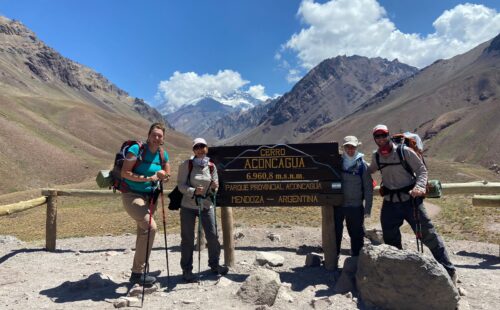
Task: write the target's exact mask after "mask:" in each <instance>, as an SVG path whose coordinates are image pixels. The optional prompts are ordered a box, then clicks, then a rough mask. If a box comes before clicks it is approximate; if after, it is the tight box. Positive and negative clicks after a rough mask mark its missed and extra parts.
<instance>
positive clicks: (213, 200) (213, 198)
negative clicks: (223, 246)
mask: <svg viewBox="0 0 500 310" xmlns="http://www.w3.org/2000/svg"><path fill="white" fill-rule="evenodd" d="M215 196H217V191H214V192H213V193H212V203H213V204H214V223H215V236H216V237H217V239H219V231H218V230H217V203H216V202H217V201H216V197H215Z"/></svg>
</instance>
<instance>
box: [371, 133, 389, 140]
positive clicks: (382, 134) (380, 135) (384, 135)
mask: <svg viewBox="0 0 500 310" xmlns="http://www.w3.org/2000/svg"><path fill="white" fill-rule="evenodd" d="M388 136H389V135H388V134H386V133H381V134H378V135H373V137H374V138H375V139H381V138H387V137H388Z"/></svg>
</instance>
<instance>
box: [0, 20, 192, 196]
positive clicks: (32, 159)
mask: <svg viewBox="0 0 500 310" xmlns="http://www.w3.org/2000/svg"><path fill="white" fill-rule="evenodd" d="M0 106H1V110H0V144H1V145H2V149H3V150H2V152H1V153H0V194H1V193H7V192H12V191H17V190H22V189H27V188H33V187H42V186H49V185H53V184H61V183H68V182H72V183H73V182H80V181H82V180H85V179H88V178H90V177H95V174H96V172H97V170H98V169H103V168H107V167H109V165H110V163H112V160H113V153H114V152H116V149H117V148H118V147H119V146H120V144H121V142H123V140H126V139H140V138H141V139H145V138H146V137H145V136H146V135H147V130H148V128H149V124H150V123H151V122H153V121H160V120H162V116H161V115H160V114H159V113H158V111H156V110H155V109H152V108H151V107H149V106H148V105H147V104H146V103H145V102H144V101H143V100H141V99H138V98H132V97H130V96H129V95H128V94H127V93H126V92H125V91H123V90H121V89H120V88H118V87H117V86H116V85H114V84H112V83H111V82H110V81H108V80H107V79H106V78H105V77H103V76H102V75H101V74H99V73H97V72H95V71H93V70H92V69H90V68H88V67H86V66H84V65H81V64H78V63H76V62H74V61H71V60H70V59H67V58H65V57H64V56H62V55H60V54H59V53H58V52H57V51H55V50H54V49H52V48H50V47H49V46H47V45H46V44H45V43H44V42H42V41H41V40H39V39H38V38H37V37H36V35H35V34H34V33H33V32H32V31H31V30H29V29H28V28H26V27H25V26H24V25H23V24H22V23H21V22H19V21H12V20H10V19H8V18H5V17H0ZM166 140H167V141H168V143H169V145H168V147H170V148H171V149H172V150H179V149H186V148H188V147H189V140H188V139H187V137H185V136H183V135H181V134H179V133H176V132H174V131H169V132H168V134H167V137H166ZM9 176H16V177H15V178H11V177H9Z"/></svg>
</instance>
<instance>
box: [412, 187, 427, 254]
mask: <svg viewBox="0 0 500 310" xmlns="http://www.w3.org/2000/svg"><path fill="white" fill-rule="evenodd" d="M410 199H411V203H412V205H413V217H414V218H415V238H416V240H417V252H421V253H424V245H423V243H422V223H421V222H420V214H419V212H418V206H417V204H416V202H415V198H414V197H411V196H410Z"/></svg>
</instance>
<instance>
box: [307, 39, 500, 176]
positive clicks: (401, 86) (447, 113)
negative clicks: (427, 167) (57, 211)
mask: <svg viewBox="0 0 500 310" xmlns="http://www.w3.org/2000/svg"><path fill="white" fill-rule="evenodd" d="M499 96H500V35H499V36H497V37H496V38H494V39H492V40H490V41H488V42H486V43H483V44H481V45H479V46H478V47H476V48H474V49H472V50H471V51H469V52H467V53H465V54H462V55H458V56H455V57H453V58H451V59H448V60H439V61H436V62H435V63H433V64H432V65H430V66H428V67H426V68H424V69H423V70H421V71H420V72H419V73H418V74H416V75H414V76H412V77H409V78H407V79H405V80H402V81H400V82H398V83H397V84H395V85H393V86H392V87H390V88H387V89H385V90H383V91H382V92H380V93H378V94H377V95H376V96H374V97H373V98H371V99H370V100H368V101H367V102H366V103H364V104H363V105H362V106H361V107H359V109H358V110H356V111H355V112H354V113H352V114H351V115H348V116H346V117H345V118H343V119H341V120H338V121H336V122H333V123H331V124H328V125H325V126H324V127H322V128H320V129H319V130H317V131H316V132H314V133H313V134H311V135H310V136H308V137H307V138H305V139H303V141H315V142H325V141H332V140H336V141H340V139H342V137H343V136H345V135H347V134H354V135H357V136H359V137H360V138H361V139H362V141H365V142H367V143H366V144H368V146H365V149H364V150H365V151H367V150H369V149H371V148H375V144H374V143H373V142H372V138H371V128H372V127H373V126H375V125H376V124H378V123H385V124H387V125H388V126H389V129H390V130H392V131H393V132H398V131H406V130H410V131H416V132H417V133H419V134H420V136H421V137H423V138H424V139H425V141H424V142H425V144H426V149H427V151H426V154H427V155H428V156H433V157H438V158H442V159H446V160H455V161H468V162H472V163H478V162H479V163H482V164H483V165H485V166H489V165H491V164H492V163H498V162H499V161H500V145H499V144H498V143H496V142H495V141H498V137H499V136H500V126H499V125H498V124H499V122H498V120H499V119H500V98H499Z"/></svg>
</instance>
